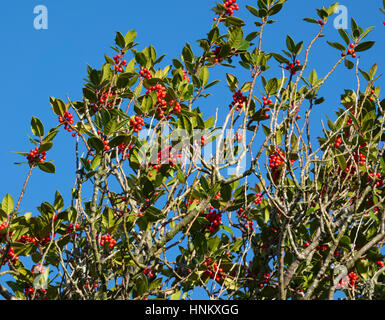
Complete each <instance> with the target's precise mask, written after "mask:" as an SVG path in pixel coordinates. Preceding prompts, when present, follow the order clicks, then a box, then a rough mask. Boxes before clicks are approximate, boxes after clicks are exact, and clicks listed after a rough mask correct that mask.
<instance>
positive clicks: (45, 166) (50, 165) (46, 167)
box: [38, 162, 55, 173]
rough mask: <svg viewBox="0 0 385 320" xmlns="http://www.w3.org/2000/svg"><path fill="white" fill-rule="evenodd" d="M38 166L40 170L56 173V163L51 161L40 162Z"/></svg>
mask: <svg viewBox="0 0 385 320" xmlns="http://www.w3.org/2000/svg"><path fill="white" fill-rule="evenodd" d="M38 167H39V169H40V170H42V171H44V172H47V173H55V165H54V164H53V163H51V162H43V163H39V164H38Z"/></svg>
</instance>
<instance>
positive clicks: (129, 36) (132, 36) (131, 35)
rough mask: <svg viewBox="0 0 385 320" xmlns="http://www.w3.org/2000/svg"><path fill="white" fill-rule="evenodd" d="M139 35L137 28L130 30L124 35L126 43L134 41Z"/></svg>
mask: <svg viewBox="0 0 385 320" xmlns="http://www.w3.org/2000/svg"><path fill="white" fill-rule="evenodd" d="M136 36H137V32H136V31H135V30H131V31H128V32H127V33H126V35H125V36H124V41H125V43H126V45H128V44H130V43H132V42H134V40H135V38H136Z"/></svg>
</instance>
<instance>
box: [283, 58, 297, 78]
mask: <svg viewBox="0 0 385 320" xmlns="http://www.w3.org/2000/svg"><path fill="white" fill-rule="evenodd" d="M300 63H301V62H300V61H299V60H298V59H297V60H295V64H294V63H289V64H288V65H287V66H286V67H285V69H286V70H290V74H291V75H295V74H296V73H297V71H296V70H295V67H296V66H299V65H300Z"/></svg>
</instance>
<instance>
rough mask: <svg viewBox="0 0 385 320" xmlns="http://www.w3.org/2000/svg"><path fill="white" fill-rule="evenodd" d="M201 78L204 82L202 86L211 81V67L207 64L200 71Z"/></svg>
mask: <svg viewBox="0 0 385 320" xmlns="http://www.w3.org/2000/svg"><path fill="white" fill-rule="evenodd" d="M198 77H199V80H200V81H201V82H202V86H205V85H206V84H207V83H208V81H209V69H208V68H207V66H203V67H202V68H201V70H200V71H199V76H198Z"/></svg>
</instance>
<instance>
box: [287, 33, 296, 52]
mask: <svg viewBox="0 0 385 320" xmlns="http://www.w3.org/2000/svg"><path fill="white" fill-rule="evenodd" d="M286 47H287V49H288V50H289V51H290V52H291V53H293V54H294V53H295V42H294V40H293V38H292V37H290V36H289V35H287V37H286Z"/></svg>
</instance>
